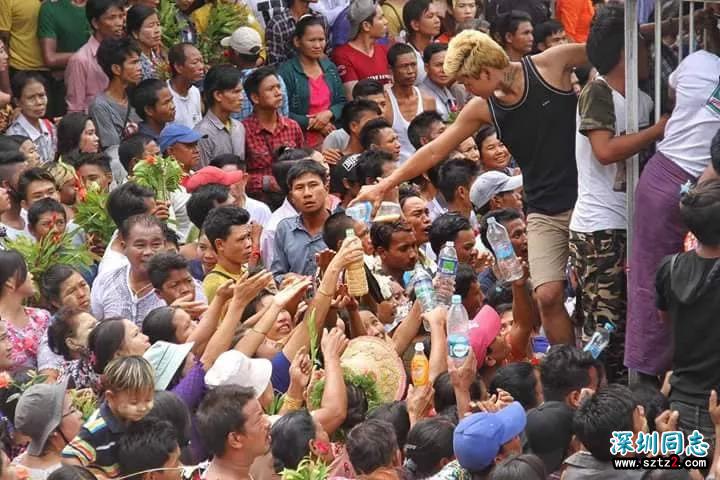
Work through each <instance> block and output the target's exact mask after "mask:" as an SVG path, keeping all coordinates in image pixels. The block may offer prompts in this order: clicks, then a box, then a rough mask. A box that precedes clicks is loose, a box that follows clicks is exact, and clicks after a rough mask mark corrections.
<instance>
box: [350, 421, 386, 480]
mask: <svg viewBox="0 0 720 480" xmlns="http://www.w3.org/2000/svg"><path fill="white" fill-rule="evenodd" d="M345 448H346V449H347V453H348V456H349V457H350V463H352V466H353V468H354V469H355V471H356V472H357V473H359V474H361V475H367V474H370V473H372V472H374V471H375V470H377V469H378V468H381V467H388V466H390V465H391V463H392V461H393V457H394V456H395V454H396V452H397V450H398V443H397V439H396V438H395V429H393V426H392V425H391V424H389V423H388V422H383V421H382V420H368V421H366V422H363V423H361V424H359V425H357V426H356V427H355V428H353V429H352V430H350V433H348V436H347V440H346V441H345Z"/></svg>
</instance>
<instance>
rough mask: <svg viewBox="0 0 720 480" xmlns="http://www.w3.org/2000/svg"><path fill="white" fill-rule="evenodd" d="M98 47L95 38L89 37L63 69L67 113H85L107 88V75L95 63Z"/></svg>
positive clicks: (98, 43)
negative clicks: (97, 96)
mask: <svg viewBox="0 0 720 480" xmlns="http://www.w3.org/2000/svg"><path fill="white" fill-rule="evenodd" d="M98 47H100V42H98V40H97V39H96V38H95V36H92V37H90V40H88V41H87V43H86V44H85V45H83V46H82V47H80V50H78V51H77V52H75V53H74V54H73V55H72V56H71V57H70V60H69V61H68V64H67V67H65V87H66V89H67V95H66V96H65V98H66V100H67V106H68V112H87V109H88V106H90V103H91V102H92V101H93V99H94V98H95V96H96V95H97V94H98V93H102V92H104V91H105V89H106V88H107V86H108V83H109V82H108V78H107V75H105V72H103V71H102V68H100V65H98V62H97V51H98Z"/></svg>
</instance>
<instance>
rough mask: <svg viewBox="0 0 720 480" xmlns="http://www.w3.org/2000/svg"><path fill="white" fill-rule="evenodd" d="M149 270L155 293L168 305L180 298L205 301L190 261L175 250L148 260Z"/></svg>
mask: <svg viewBox="0 0 720 480" xmlns="http://www.w3.org/2000/svg"><path fill="white" fill-rule="evenodd" d="M148 272H150V283H152V286H153V288H154V289H155V293H156V294H157V296H158V297H160V298H162V299H163V300H164V301H165V303H167V304H168V305H172V304H174V303H175V302H177V301H178V300H180V299H182V301H184V302H194V301H195V300H197V301H199V302H203V303H204V302H205V295H204V294H203V291H202V286H201V285H199V284H198V283H197V282H196V281H195V280H194V279H193V277H192V275H190V271H189V270H188V262H187V260H185V258H184V257H183V256H182V255H179V254H177V253H173V252H161V253H158V254H156V255H154V256H153V257H152V258H151V259H150V261H149V262H148ZM188 313H190V314H191V315H192V314H193V312H188Z"/></svg>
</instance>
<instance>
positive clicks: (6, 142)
mask: <svg viewBox="0 0 720 480" xmlns="http://www.w3.org/2000/svg"><path fill="white" fill-rule="evenodd" d="M68 115H70V114H68ZM17 137H19V135H0V152H7V151H11V152H17V151H18V150H19V149H20V146H21V145H22V144H23V142H24V140H23V141H20V139H19V138H17ZM23 138H27V137H23ZM28 140H29V138H28Z"/></svg>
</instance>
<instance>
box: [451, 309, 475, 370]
mask: <svg viewBox="0 0 720 480" xmlns="http://www.w3.org/2000/svg"><path fill="white" fill-rule="evenodd" d="M469 329H470V322H469V320H468V314H467V311H466V310H465V307H464V306H463V304H462V298H461V297H460V295H453V296H452V305H451V306H450V310H449V311H448V318H447V337H448V354H449V355H450V358H452V359H453V361H454V362H455V365H457V366H460V365H462V364H463V362H464V361H465V358H466V357H467V356H468V354H469V353H470V340H469V339H468V330H469Z"/></svg>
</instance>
